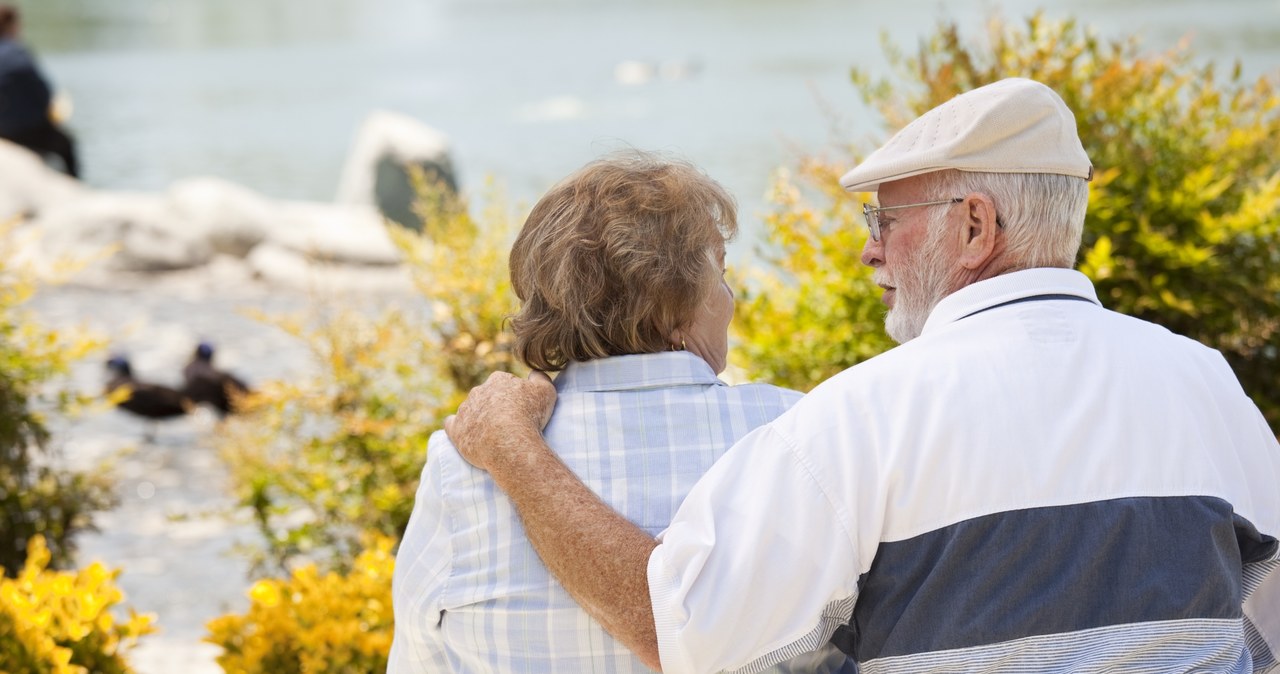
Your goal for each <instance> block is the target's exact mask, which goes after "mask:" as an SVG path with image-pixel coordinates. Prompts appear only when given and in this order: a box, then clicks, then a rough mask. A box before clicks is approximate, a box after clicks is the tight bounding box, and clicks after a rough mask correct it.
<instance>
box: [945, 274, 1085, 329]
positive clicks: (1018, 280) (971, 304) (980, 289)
mask: <svg viewBox="0 0 1280 674" xmlns="http://www.w3.org/2000/svg"><path fill="white" fill-rule="evenodd" d="M1036 295H1073V296H1076V297H1080V298H1082V299H1085V300H1088V301H1090V302H1092V303H1094V304H1096V305H1098V306H1102V303H1101V302H1099V301H1098V294H1097V292H1096V291H1095V290H1094V289H1093V282H1091V281H1090V280H1089V277H1087V276H1085V275H1084V274H1081V273H1080V272H1078V271H1075V270H1074V269H1057V268H1039V269H1024V270H1022V271H1015V272H1012V273H1009V274H1001V275H1000V276H996V277H994V278H989V279H987V280H985V281H978V282H977V283H972V284H970V285H967V286H965V287H963V288H961V289H959V290H957V291H955V292H954V293H951V294H950V295H947V296H946V297H944V298H942V301H941V302H938V306H936V307H934V308H933V312H931V313H930V314H929V319H928V320H927V321H925V324H924V329H923V330H922V331H921V333H920V334H927V333H928V332H929V331H930V330H937V329H940V328H941V327H942V326H944V325H948V324H950V323H954V322H955V321H958V320H960V319H961V318H964V317H965V316H968V315H970V314H973V313H974V312H978V311H982V310H983V309H989V308H991V307H994V306H996V305H998V304H1004V303H1005V302H1010V301H1012V300H1018V299H1022V298H1025V297H1034V296H1036Z"/></svg>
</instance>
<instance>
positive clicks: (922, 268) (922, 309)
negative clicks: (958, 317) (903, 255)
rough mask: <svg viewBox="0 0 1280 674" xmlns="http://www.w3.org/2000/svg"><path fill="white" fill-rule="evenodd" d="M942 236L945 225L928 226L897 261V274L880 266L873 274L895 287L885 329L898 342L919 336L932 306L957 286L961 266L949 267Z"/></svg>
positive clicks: (874, 277)
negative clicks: (913, 248) (914, 245)
mask: <svg viewBox="0 0 1280 674" xmlns="http://www.w3.org/2000/svg"><path fill="white" fill-rule="evenodd" d="M931 224H932V223H931ZM945 236H946V230H945V228H944V227H937V228H936V229H934V228H932V227H931V229H930V232H929V236H927V237H926V240H925V242H924V243H923V244H922V245H921V246H920V248H918V249H916V251H915V253H914V254H913V255H912V256H911V257H910V258H907V259H905V260H903V261H902V264H900V265H898V276H899V278H897V279H890V278H888V276H887V275H886V274H884V273H882V272H883V271H884V269H883V268H881V269H877V270H876V272H875V274H874V275H873V276H872V278H873V279H874V280H875V282H876V283H883V284H884V285H888V286H890V287H893V288H896V289H897V291H896V292H895V293H894V302H893V308H892V309H890V310H889V313H888V314H887V315H886V316H885V319H884V329H885V332H888V333H889V336H890V337H892V338H893V341H895V342H897V343H899V344H905V343H907V342H909V341H911V340H913V339H915V338H916V337H919V336H920V333H921V332H922V331H923V330H924V324H925V322H926V321H928V320H929V314H930V313H933V308H934V307H936V306H938V302H941V301H942V298H944V297H946V296H947V295H950V294H951V293H952V292H953V289H954V288H955V287H956V279H955V278H954V276H956V275H957V274H958V273H959V271H960V270H958V269H955V270H953V269H952V268H951V267H952V265H951V262H952V261H951V260H949V259H948V256H947V254H946V251H945V248H944V247H943V246H942V239H943V237H945Z"/></svg>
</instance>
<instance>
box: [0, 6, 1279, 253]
mask: <svg viewBox="0 0 1280 674" xmlns="http://www.w3.org/2000/svg"><path fill="white" fill-rule="evenodd" d="M11 1H12V0H11ZM17 4H18V5H19V6H20V8H21V9H22V10H23V11H24V12H25V14H26V15H27V16H26V18H27V24H28V25H27V38H28V40H29V42H31V43H32V44H33V46H34V47H35V48H36V50H37V51H38V53H39V55H40V56H41V57H42V59H43V62H44V65H45V68H46V70H47V71H48V74H49V76H50V77H51V78H52V79H53V80H54V81H55V82H56V85H57V86H58V87H59V88H60V89H63V90H65V91H67V92H68V93H69V94H70V95H71V96H72V98H73V100H74V116H73V118H72V124H71V125H72V127H73V128H74V130H75V132H76V133H77V135H78V137H79V141H80V147H81V151H82V154H83V161H82V164H83V165H84V167H85V168H84V172H85V176H86V179H87V181H88V182H89V183H91V184H93V185H96V186H101V187H110V188H119V189H139V190H161V189H163V188H165V186H167V185H168V184H169V183H171V182H172V181H174V180H176V179H179V178H183V177H188V176H193V175H216V176H221V177H224V178H227V179H230V180H233V181H235V182H238V183H241V184H244V185H247V186H249V187H251V188H253V189H255V190H258V191H259V192H262V193H264V194H266V195H269V196H274V197H287V198H301V199H315V200H328V199H330V198H332V196H333V194H334V193H335V191H336V188H337V182H338V176H339V173H340V169H341V166H342V163H343V159H344V157H345V156H346V153H347V150H348V148H349V145H350V143H351V141H352V138H353V135H354V133H355V130H356V128H357V127H358V125H359V123H360V122H361V120H362V119H363V118H364V117H365V115H366V114H368V113H369V112H370V111H371V110H374V109H377V108H386V109H392V110H397V111H401V112H404V113H407V114H409V115H412V116H414V117H416V118H418V119H421V120H423V121H424V122H426V123H428V124H430V125H432V126H434V127H436V128H438V129H440V130H441V131H443V132H445V133H446V134H447V135H448V136H449V137H450V138H451V139H452V141H453V150H454V159H455V163H456V165H457V166H458V170H459V173H460V177H461V179H462V182H463V186H464V188H465V189H468V190H469V191H475V190H477V189H478V188H479V186H481V185H482V183H483V182H484V180H485V178H486V177H487V176H495V177H496V178H497V179H498V181H499V183H500V184H501V185H504V186H505V187H506V189H507V192H508V193H509V194H510V195H511V196H512V197H514V198H515V199H516V200H517V201H521V202H526V203H527V202H530V201H532V200H534V199H536V198H537V196H538V195H539V194H540V193H541V192H542V191H543V190H545V189H546V188H547V187H548V186H549V185H550V184H551V183H552V182H554V181H555V180H557V179H558V178H560V177H561V176H563V175H565V174H566V173H568V172H569V171H571V170H572V169H574V168H576V167H577V166H579V165H581V164H582V163H584V162H585V161H586V160H588V159H589V158H591V157H593V156H595V155H597V154H599V153H601V152H603V151H606V150H609V149H613V148H617V147H622V146H627V145H630V146H635V147H640V148H646V149H661V150H667V151H672V152H675V153H678V154H680V155H683V156H686V157H688V158H690V159H691V160H693V161H694V162H696V163H698V164H699V165H701V166H703V167H704V168H705V169H707V170H708V171H709V172H710V173H711V174H712V175H713V176H715V177H716V178H718V179H720V180H721V181H722V182H724V183H725V184H726V185H727V186H728V187H729V188H730V189H731V190H732V191H733V192H734V193H735V194H736V195H737V196H738V198H739V200H740V202H741V204H742V210H743V218H742V219H743V225H744V230H745V231H747V232H748V233H750V232H753V231H754V230H755V229H757V228H758V220H759V217H758V216H759V213H760V211H761V210H762V208H763V195H764V191H765V188H766V185H767V183H768V179H769V175H770V172H771V171H772V170H773V169H774V168H775V167H778V166H782V165H786V164H788V163H789V162H791V161H792V159H793V158H794V157H795V156H796V155H797V154H798V153H809V152H815V151H819V150H821V149H823V148H825V147H830V146H831V145H832V143H833V142H837V141H838V142H848V141H851V140H855V141H863V142H867V143H871V142H874V141H875V140H876V139H879V138H882V131H881V128H880V126H879V124H878V120H877V119H876V118H875V117H873V116H872V115H870V114H868V113H867V111H866V110H865V109H864V108H863V107H862V105H861V103H860V102H859V101H858V100H857V96H856V94H855V92H854V91H853V88H852V86H851V85H850V84H849V83H848V73H849V69H850V67H851V66H853V65H855V64H856V65H862V66H865V67H868V68H870V69H871V70H872V71H873V72H877V73H883V72H884V71H886V69H887V68H886V64H885V59H884V56H883V49H882V47H881V43H880V37H879V36H880V34H881V33H882V32H884V33H886V34H888V35H889V36H890V39H891V40H892V41H893V42H894V43H895V44H897V45H899V46H901V47H903V48H904V49H907V50H911V49H914V47H915V45H916V44H917V41H918V40H919V39H920V37H921V36H923V35H925V34H927V33H928V32H930V31H931V30H932V29H933V27H934V26H935V25H936V23H937V22H938V21H939V20H942V19H955V20H957V21H959V22H960V23H961V24H962V25H963V26H966V27H969V28H970V29H975V30H976V29H978V28H979V27H980V26H981V25H982V23H983V21H984V20H985V19H986V17H987V16H988V15H989V14H990V12H991V11H993V10H997V11H1000V12H1002V13H1003V15H1004V16H1005V17H1006V18H1009V19H1018V18H1021V17H1024V16H1026V15H1028V14H1029V13H1031V12H1033V11H1034V10H1035V9H1036V8H1044V9H1045V11H1046V14H1047V15H1048V16H1050V17H1051V18H1059V17H1064V16H1068V15H1074V16H1076V17H1078V18H1079V19H1080V20H1081V21H1082V22H1084V23H1087V24H1089V25H1092V26H1094V27H1095V28H1097V30H1098V31H1099V33H1100V34H1101V35H1102V36H1103V37H1108V38H1111V37H1122V36H1127V35H1130V34H1138V35H1140V36H1141V37H1142V40H1143V44H1144V45H1145V46H1146V47H1148V48H1150V49H1152V50H1162V49H1166V48H1168V47H1170V46H1172V45H1174V44H1175V43H1176V42H1177V41H1178V40H1179V39H1181V38H1183V37H1190V38H1191V39H1192V43H1193V45H1194V48H1195V49H1196V51H1197V53H1198V54H1199V55H1201V56H1203V57H1205V58H1211V59H1216V60H1219V61H1230V60H1234V59H1236V58H1239V59H1241V60H1242V63H1243V65H1244V71H1245V73H1246V75H1250V76H1256V75H1259V74H1261V73H1263V72H1271V71H1276V70H1277V69H1278V68H1280V0H1229V1H1226V2H1206V1H1204V0H1196V1H1194V2H1193V1H1186V0H1139V1H1130V2H1114V1H1113V0H1077V1H1066V0H1044V1H1041V2H1027V1H1022V0H999V1H989V2H982V3H979V2H972V3H971V2H949V3H945V4H944V3H942V2H936V1H934V2H923V1H917V0H899V1H898V2H893V3H870V2H857V1H853V0H843V1H836V0H789V1H786V2H784V1H782V0H767V1H766V0H705V1H702V2H687V1H680V0H609V1H603V0H269V1H266V2H262V1H255V0H18V1H17ZM627 62H633V63H635V64H637V65H635V66H633V68H632V70H633V74H634V75H636V76H637V77H635V78H634V79H640V80H644V78H645V77H646V76H647V75H649V74H650V70H648V68H652V77H651V78H650V79H648V80H647V81H641V82H639V83H633V84H628V83H625V82H623V81H619V78H618V75H619V73H618V71H619V66H620V64H625V63H627ZM622 69H623V70H625V69H626V68H625V66H624V67H623V68H622ZM747 247H749V246H747ZM737 248H738V249H742V248H744V246H738V247H737Z"/></svg>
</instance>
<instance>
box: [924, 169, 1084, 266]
mask: <svg viewBox="0 0 1280 674" xmlns="http://www.w3.org/2000/svg"><path fill="white" fill-rule="evenodd" d="M925 189H926V190H927V194H929V195H931V198H934V199H951V198H954V197H961V196H964V195H966V194H969V193H971V192H979V193H981V194H985V195H987V196H989V197H991V200H992V201H993V202H995V206H996V215H997V216H998V218H999V221H1000V223H1001V224H1003V225H1004V233H1005V236H1006V237H1007V240H1008V248H1007V251H1008V255H1009V258H1010V261H1011V262H1012V263H1013V265H1014V268H1015V269H1031V268H1033V267H1064V268H1067V269H1070V268H1072V267H1074V266H1075V260H1076V254H1077V253H1078V252H1079V251H1080V239H1081V237H1082V236H1083V234H1084V216H1085V210H1086V209H1087V208H1088V206H1089V184H1088V183H1087V182H1086V181H1084V180H1082V179H1080V178H1076V177H1073V176H1064V175H1058V174H1056V173H977V172H970V171H957V170H954V169H949V170H945V171H937V172H934V173H928V174H925ZM930 217H931V218H933V219H936V220H939V221H940V220H941V219H943V218H945V217H946V209H938V210H937V211H936V212H935V213H934V214H931V216H930ZM930 226H931V227H932V226H935V223H934V222H930Z"/></svg>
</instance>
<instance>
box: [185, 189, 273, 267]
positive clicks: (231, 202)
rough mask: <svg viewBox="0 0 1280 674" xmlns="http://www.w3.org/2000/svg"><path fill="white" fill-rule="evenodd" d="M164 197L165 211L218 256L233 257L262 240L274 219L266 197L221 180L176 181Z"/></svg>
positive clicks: (243, 252)
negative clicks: (171, 213)
mask: <svg viewBox="0 0 1280 674" xmlns="http://www.w3.org/2000/svg"><path fill="white" fill-rule="evenodd" d="M166 196H167V197H168V206H169V208H170V209H172V211H173V212H174V214H175V215H176V216H177V217H178V218H179V219H180V220H181V221H182V222H184V223H185V224H186V226H187V227H188V228H189V229H190V232H191V233H192V235H193V236H194V237H196V238H203V239H204V240H206V241H207V242H208V243H209V245H210V246H211V247H212V248H213V250H214V251H216V252H218V253H224V254H227V255H234V256H237V257H244V256H245V255H246V254H247V253H248V252H249V250H250V249H252V248H253V247H254V246H256V245H258V244H259V243H261V242H262V241H263V240H264V239H266V238H267V230H268V229H270V228H271V226H272V225H273V220H274V219H275V218H277V217H278V214H277V213H276V212H275V210H274V208H273V206H272V204H271V202H269V201H267V199H266V198H264V197H262V196H261V195H259V194H258V193H257V192H254V191H253V190H250V189H248V188H247V187H242V186H240V185H237V184H235V183H231V182H228V181H226V180H222V179H221V178H212V177H199V178H188V179H186V180H180V181H178V182H176V183H174V184H173V185H171V186H170V187H169V191H168V192H167V193H166Z"/></svg>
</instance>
